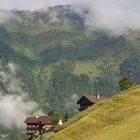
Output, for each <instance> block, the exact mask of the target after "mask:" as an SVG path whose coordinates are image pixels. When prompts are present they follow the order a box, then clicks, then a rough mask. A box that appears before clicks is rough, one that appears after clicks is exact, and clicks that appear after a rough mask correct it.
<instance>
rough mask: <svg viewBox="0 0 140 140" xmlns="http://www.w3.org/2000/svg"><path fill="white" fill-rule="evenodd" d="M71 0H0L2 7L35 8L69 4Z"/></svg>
mask: <svg viewBox="0 0 140 140" xmlns="http://www.w3.org/2000/svg"><path fill="white" fill-rule="evenodd" d="M72 1H73V0H0V7H1V8H2V9H7V10H10V9H21V10H36V9H40V8H44V7H48V6H53V5H61V4H69V3H72Z"/></svg>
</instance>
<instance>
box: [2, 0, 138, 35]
mask: <svg viewBox="0 0 140 140" xmlns="http://www.w3.org/2000/svg"><path fill="white" fill-rule="evenodd" d="M63 4H73V5H74V7H75V9H76V10H77V11H79V12H81V11H82V10H81V11H80V9H83V8H85V7H88V10H89V13H88V14H87V15H86V17H85V23H86V25H88V26H89V27H91V28H92V29H93V30H96V29H99V30H104V31H108V32H110V33H112V34H118V35H121V34H123V33H125V32H127V31H128V30H134V31H136V30H139V29H140V1H139V0H82V1H81V0H1V1H0V5H1V6H0V7H1V8H2V9H5V10H10V9H23V10H36V9H41V8H45V7H49V6H53V5H63ZM7 15H8V16H7ZM10 17H11V16H10ZM7 19H9V14H5V13H3V12H0V22H3V21H5V20H7ZM1 20H2V21H1Z"/></svg>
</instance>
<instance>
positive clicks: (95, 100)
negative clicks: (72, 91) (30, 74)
mask: <svg viewBox="0 0 140 140" xmlns="http://www.w3.org/2000/svg"><path fill="white" fill-rule="evenodd" d="M82 98H86V99H87V100H89V101H90V102H92V103H96V102H98V101H100V100H104V99H107V98H109V97H108V96H100V97H99V98H98V97H97V96H83V97H81V99H82ZM81 99H80V100H79V101H78V102H77V104H79V103H80V101H81Z"/></svg>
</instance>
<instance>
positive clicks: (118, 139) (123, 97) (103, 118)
mask: <svg viewBox="0 0 140 140" xmlns="http://www.w3.org/2000/svg"><path fill="white" fill-rule="evenodd" d="M64 127H65V129H64V130H62V131H60V132H58V133H57V134H55V135H54V136H52V137H51V138H49V140H112V139H113V140H139V138H140V134H139V131H140V86H136V87H134V88H132V89H129V90H128V91H126V92H122V93H120V94H119V95H117V96H114V97H112V98H111V99H107V100H105V101H102V102H99V103H98V104H97V105H95V106H92V107H91V108H89V109H87V110H86V111H84V112H82V113H79V114H78V115H77V116H75V117H74V118H73V119H71V120H70V121H69V122H68V123H66V124H65V126H64Z"/></svg>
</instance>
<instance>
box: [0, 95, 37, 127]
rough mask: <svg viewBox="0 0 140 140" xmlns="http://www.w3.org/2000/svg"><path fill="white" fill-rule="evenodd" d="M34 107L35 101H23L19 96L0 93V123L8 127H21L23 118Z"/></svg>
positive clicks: (35, 105)
mask: <svg viewBox="0 0 140 140" xmlns="http://www.w3.org/2000/svg"><path fill="white" fill-rule="evenodd" d="M36 107H37V104H36V103H35V102H25V101H24V100H23V98H22V97H20V96H16V95H15V96H12V95H7V96H2V95H0V123H2V124H3V125H4V126H6V127H8V128H12V127H13V126H16V127H18V128H22V127H24V121H25V118H26V117H27V116H28V114H29V113H30V112H31V111H32V110H33V109H35V108H36Z"/></svg>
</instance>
